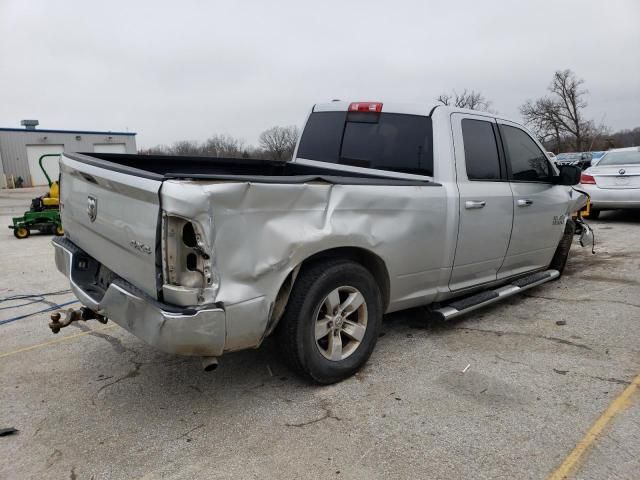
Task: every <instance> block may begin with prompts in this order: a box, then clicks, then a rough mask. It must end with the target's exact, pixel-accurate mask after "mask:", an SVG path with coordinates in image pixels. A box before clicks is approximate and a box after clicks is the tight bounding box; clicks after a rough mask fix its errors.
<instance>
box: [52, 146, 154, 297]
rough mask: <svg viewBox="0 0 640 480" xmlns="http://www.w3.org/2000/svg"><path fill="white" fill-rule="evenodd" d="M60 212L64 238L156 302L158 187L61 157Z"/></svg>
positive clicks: (148, 181) (128, 176)
mask: <svg viewBox="0 0 640 480" xmlns="http://www.w3.org/2000/svg"><path fill="white" fill-rule="evenodd" d="M60 176H61V193H60V200H61V202H60V206H61V215H62V225H63V227H64V229H65V232H66V235H67V237H68V238H69V239H70V240H71V241H72V242H73V243H75V244H76V245H77V246H78V247H80V248H81V249H82V250H84V251H85V252H87V253H88V254H89V255H91V256H92V257H93V258H95V259H96V260H98V261H99V262H100V263H102V264H103V265H105V266H106V267H107V268H108V269H109V270H111V271H112V272H113V273H115V274H117V275H119V276H120V277H122V278H124V279H125V280H127V281H128V282H130V283H132V284H133V285H134V286H136V287H138V288H139V289H141V290H142V291H144V292H146V293H147V294H149V295H151V296H152V297H153V298H157V286H156V279H157V278H158V277H157V275H159V273H160V271H161V269H160V268H158V267H157V266H156V249H157V248H159V247H158V245H159V238H158V221H159V214H160V204H159V191H160V187H161V185H162V182H161V181H159V180H153V179H149V178H142V177H137V176H135V175H130V174H126V173H121V172H117V171H113V170H109V169H106V168H101V167H98V166H94V165H90V164H86V163H83V162H79V161H76V160H73V159H71V158H68V157H66V156H63V157H62V159H61V161H60Z"/></svg>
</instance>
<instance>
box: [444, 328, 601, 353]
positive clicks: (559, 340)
mask: <svg viewBox="0 0 640 480" xmlns="http://www.w3.org/2000/svg"><path fill="white" fill-rule="evenodd" d="M452 330H467V331H471V332H481V333H493V334H494V335H497V336H499V337H501V336H502V335H515V336H523V337H530V338H539V339H542V340H548V341H550V342H554V343H559V344H562V345H569V346H572V347H576V348H582V349H584V350H593V348H591V347H590V346H588V345H584V344H582V343H576V342H571V341H569V340H565V339H564V338H559V337H548V336H546V335H536V334H534V333H524V332H509V331H506V330H490V329H483V328H471V327H453V328H452Z"/></svg>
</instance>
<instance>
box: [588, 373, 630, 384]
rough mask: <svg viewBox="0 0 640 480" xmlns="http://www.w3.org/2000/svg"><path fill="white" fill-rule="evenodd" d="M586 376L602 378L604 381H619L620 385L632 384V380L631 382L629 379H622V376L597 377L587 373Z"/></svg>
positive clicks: (596, 378) (595, 378)
mask: <svg viewBox="0 0 640 480" xmlns="http://www.w3.org/2000/svg"><path fill="white" fill-rule="evenodd" d="M585 377H589V378H593V379H594V380H601V381H603V382H609V383H617V384H618V385H631V382H629V381H628V380H622V379H621V378H614V377H608V378H607V377H596V376H593V375H585Z"/></svg>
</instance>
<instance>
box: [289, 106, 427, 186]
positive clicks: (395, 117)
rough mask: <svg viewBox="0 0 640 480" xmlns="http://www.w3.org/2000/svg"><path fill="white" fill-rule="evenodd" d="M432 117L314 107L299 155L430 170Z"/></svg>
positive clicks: (393, 168)
mask: <svg viewBox="0 0 640 480" xmlns="http://www.w3.org/2000/svg"><path fill="white" fill-rule="evenodd" d="M431 138H432V130H431V118H429V117H425V116H421V115H404V114H396V113H368V112H367V113H360V112H349V113H347V112H315V113H312V114H311V116H310V117H309V120H308V121H307V124H306V126H305V128H304V132H302V138H301V139H300V145H299V147H298V154H297V157H298V158H304V159H307V160H319V161H322V162H331V163H339V164H342V165H352V166H356V167H368V168H376V169H379V170H391V171H395V172H403V173H413V174H418V175H428V176H431V175H433V154H432V152H431Z"/></svg>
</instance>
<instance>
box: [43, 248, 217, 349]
mask: <svg viewBox="0 0 640 480" xmlns="http://www.w3.org/2000/svg"><path fill="white" fill-rule="evenodd" d="M52 243H53V246H54V247H55V261H56V266H57V267H58V270H60V272H62V273H63V274H64V275H66V276H67V278H69V283H70V284H71V289H72V290H73V293H74V294H75V295H76V297H77V298H78V300H80V302H81V303H82V304H83V305H85V306H86V307H88V308H90V309H91V310H94V311H96V312H99V313H100V314H102V315H104V316H106V317H108V318H109V319H110V320H112V321H113V322H115V323H117V324H118V325H120V326H121V327H122V328H124V329H125V330H127V331H129V332H131V333H132V334H134V335H135V336H136V337H138V338H140V339H141V340H143V341H145V342H146V343H148V344H149V345H152V346H153V347H156V348H158V349H159V350H162V351H164V352H167V353H171V354H177V355H198V356H219V355H221V354H222V352H223V351H224V345H225V335H226V313H225V310H224V309H223V308H218V307H214V308H182V307H174V306H171V305H166V304H162V303H160V302H157V301H155V300H153V299H151V298H150V297H148V296H147V295H146V294H145V293H143V292H141V291H139V290H137V289H136V288H135V287H133V286H132V285H129V284H127V283H126V282H124V281H118V280H116V281H113V282H111V283H110V285H109V286H108V287H107V289H106V291H105V292H104V294H103V295H98V294H96V292H94V291H92V292H91V293H89V290H91V289H90V288H87V287H86V286H83V285H82V283H81V282H80V281H78V280H77V278H78V275H77V274H76V270H77V265H78V263H77V259H78V257H79V256H85V258H86V254H84V252H82V251H81V250H80V249H79V248H78V247H76V246H75V245H74V244H73V243H72V242H70V241H69V240H67V239H64V238H56V239H54V240H53V241H52ZM97 297H101V298H97Z"/></svg>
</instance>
